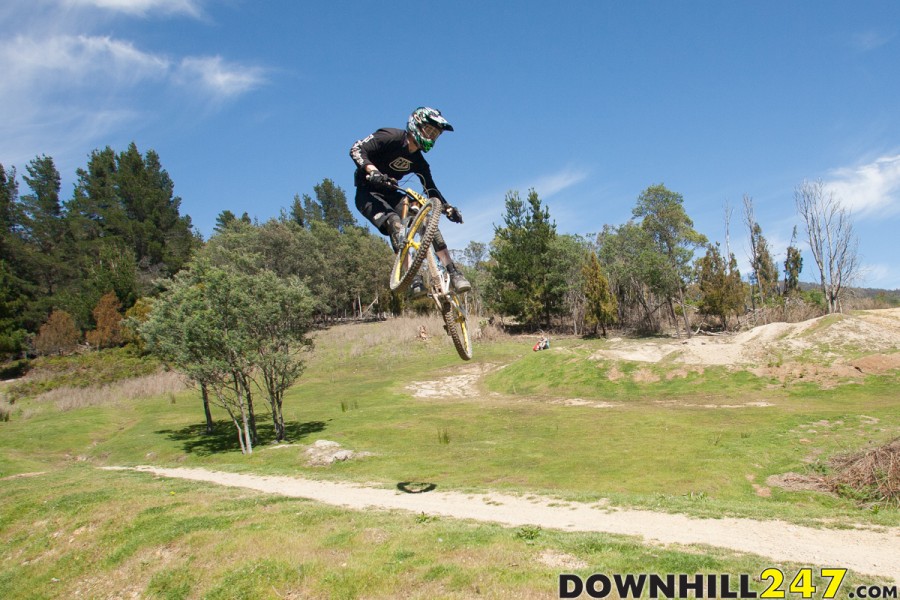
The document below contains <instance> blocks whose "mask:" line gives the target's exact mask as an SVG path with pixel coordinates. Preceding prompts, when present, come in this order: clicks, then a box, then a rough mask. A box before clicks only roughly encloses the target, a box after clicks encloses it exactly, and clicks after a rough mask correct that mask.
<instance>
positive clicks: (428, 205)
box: [391, 198, 443, 291]
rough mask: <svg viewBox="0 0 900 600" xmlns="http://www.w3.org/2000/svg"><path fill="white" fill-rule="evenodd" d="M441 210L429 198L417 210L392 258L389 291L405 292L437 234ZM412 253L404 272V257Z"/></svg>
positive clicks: (437, 202)
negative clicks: (400, 246) (398, 248)
mask: <svg viewBox="0 0 900 600" xmlns="http://www.w3.org/2000/svg"><path fill="white" fill-rule="evenodd" d="M442 208H443V207H442V206H441V201H440V200H438V199H437V198H429V199H428V201H427V202H425V204H424V205H423V206H422V208H421V209H419V212H418V213H417V214H416V216H415V218H414V219H413V221H412V223H411V224H410V226H409V228H408V229H407V230H406V239H405V240H404V244H403V248H401V249H400V252H398V253H397V256H396V257H395V258H394V268H393V269H391V291H403V290H405V289H406V288H407V287H409V284H411V283H412V280H413V279H414V278H415V276H416V274H417V273H418V272H419V268H421V266H422V263H423V262H424V261H425V257H426V256H428V250H429V249H430V248H431V242H432V241H433V240H434V235H435V233H437V230H438V223H439V222H440V220H441V210H442ZM420 234H421V235H420ZM413 251H414V252H415V254H414V255H413V257H412V262H411V263H410V265H409V269H408V270H406V271H404V270H403V269H404V265H405V264H406V257H407V256H409V254H410V252H413Z"/></svg>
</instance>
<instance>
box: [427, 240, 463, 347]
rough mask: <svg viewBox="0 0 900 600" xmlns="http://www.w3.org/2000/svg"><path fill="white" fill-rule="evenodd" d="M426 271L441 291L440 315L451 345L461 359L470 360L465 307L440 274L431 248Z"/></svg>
mask: <svg viewBox="0 0 900 600" xmlns="http://www.w3.org/2000/svg"><path fill="white" fill-rule="evenodd" d="M428 272H429V274H430V275H431V281H432V282H436V283H435V285H438V286H439V287H440V288H441V291H442V292H443V293H442V297H441V299H440V304H441V316H442V317H443V318H444V325H445V326H446V328H447V335H449V336H450V339H451V340H453V346H454V347H455V348H456V353H457V354H459V357H460V358H461V359H463V360H471V359H472V340H471V339H470V337H469V324H468V322H467V321H466V311H465V308H463V307H462V304H461V302H462V299H461V298H460V297H459V296H458V295H457V294H456V292H454V291H453V289H452V288H451V287H450V283H449V281H447V280H445V279H444V278H443V276H442V275H441V272H440V269H438V266H437V257H436V256H435V255H434V250H433V249H429V251H428Z"/></svg>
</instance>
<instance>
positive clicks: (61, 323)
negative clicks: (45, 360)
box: [34, 310, 81, 356]
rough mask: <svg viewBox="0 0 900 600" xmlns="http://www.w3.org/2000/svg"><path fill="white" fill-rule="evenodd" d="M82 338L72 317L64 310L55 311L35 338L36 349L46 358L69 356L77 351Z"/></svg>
mask: <svg viewBox="0 0 900 600" xmlns="http://www.w3.org/2000/svg"><path fill="white" fill-rule="evenodd" d="M80 338H81V333H80V332H79V331H78V329H77V328H76V327H75V320H74V319H73V318H72V315H70V314H69V313H67V312H66V311H64V310H54V311H53V312H52V313H51V314H50V318H48V319H47V322H46V323H44V324H43V325H41V329H40V331H38V334H37V337H35V338H34V349H35V350H36V351H37V353H38V354H43V355H45V356H48V355H50V354H68V353H70V352H72V351H73V350H75V347H76V346H77V345H78V340H79V339H80Z"/></svg>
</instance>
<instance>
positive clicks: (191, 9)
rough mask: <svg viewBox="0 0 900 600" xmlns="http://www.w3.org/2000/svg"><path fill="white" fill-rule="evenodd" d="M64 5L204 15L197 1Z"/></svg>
mask: <svg viewBox="0 0 900 600" xmlns="http://www.w3.org/2000/svg"><path fill="white" fill-rule="evenodd" d="M62 1H63V4H64V5H67V6H74V7H94V8H101V9H105V10H111V11H116V12H122V13H126V14H130V15H137V16H145V15H147V14H149V13H162V14H185V15H188V16H192V17H199V16H200V15H201V14H202V13H201V10H200V3H199V2H197V1H196V0H62Z"/></svg>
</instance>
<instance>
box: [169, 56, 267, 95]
mask: <svg viewBox="0 0 900 600" xmlns="http://www.w3.org/2000/svg"><path fill="white" fill-rule="evenodd" d="M177 78H178V80H179V81H180V82H181V83H183V84H186V85H188V86H189V87H194V86H195V85H200V86H202V87H203V88H204V89H206V90H207V91H209V92H211V93H212V94H213V95H214V96H215V97H226V98H228V97H232V96H237V95H240V94H243V93H246V92H249V91H251V90H253V89H255V88H258V87H259V86H261V85H263V84H264V83H265V82H266V78H265V70H264V69H262V68H261V67H253V66H249V67H248V66H242V65H238V64H235V63H228V62H226V61H225V60H223V59H222V57H221V56H207V57H188V58H185V59H183V60H182V61H181V65H180V67H179V72H178V75H177Z"/></svg>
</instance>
